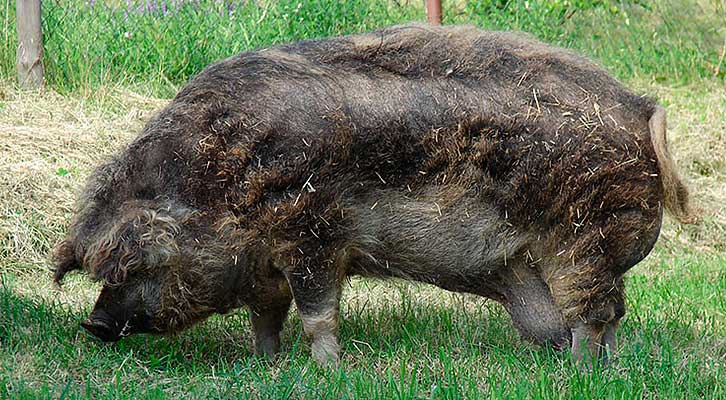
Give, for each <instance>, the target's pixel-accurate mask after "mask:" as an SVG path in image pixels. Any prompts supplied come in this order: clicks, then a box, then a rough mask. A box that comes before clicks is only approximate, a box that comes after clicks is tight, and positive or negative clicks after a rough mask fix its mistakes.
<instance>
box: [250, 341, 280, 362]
mask: <svg viewBox="0 0 726 400" xmlns="http://www.w3.org/2000/svg"><path fill="white" fill-rule="evenodd" d="M279 352H280V338H274V337H269V338H261V339H257V340H255V357H258V358H266V359H268V360H274V359H275V356H276V355H277V353H279Z"/></svg>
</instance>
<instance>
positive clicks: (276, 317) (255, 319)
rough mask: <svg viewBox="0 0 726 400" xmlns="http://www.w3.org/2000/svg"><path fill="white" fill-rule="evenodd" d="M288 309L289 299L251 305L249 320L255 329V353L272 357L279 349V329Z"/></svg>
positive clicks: (280, 329)
mask: <svg viewBox="0 0 726 400" xmlns="http://www.w3.org/2000/svg"><path fill="white" fill-rule="evenodd" d="M289 309H290V300H288V301H280V302H279V303H278V304H273V305H268V306H266V307H259V308H257V307H253V308H252V309H251V310H250V320H251V321H252V328H253V329H254V331H255V355H256V356H258V357H259V356H266V357H268V358H270V359H272V358H273V357H274V356H275V354H277V353H278V352H279V351H280V331H282V325H283V323H284V322H285V319H286V318H287V311H288V310H289Z"/></svg>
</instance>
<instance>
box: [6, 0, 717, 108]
mask: <svg viewBox="0 0 726 400" xmlns="http://www.w3.org/2000/svg"><path fill="white" fill-rule="evenodd" d="M4 2H5V4H4V5H0V12H3V13H4V15H3V16H2V18H0V23H3V24H4V27H5V34H4V35H3V36H2V37H0V79H9V78H12V77H14V74H15V72H14V60H15V49H16V42H15V36H14V34H13V32H14V30H15V26H14V18H15V17H14V8H13V4H12V3H14V2H12V1H9V0H5V1H4ZM85 3H87V2H86V1H81V0H49V1H44V2H43V29H44V45H45V66H46V69H47V80H48V83H49V84H50V86H52V87H53V88H54V89H56V90H57V91H60V92H63V93H68V92H74V91H78V90H85V91H89V90H93V88H95V87H97V86H99V85H107V84H108V83H109V82H115V83H119V84H121V85H126V86H133V87H135V88H136V89H137V90H141V91H144V92H145V93H147V94H154V95H161V96H167V97H168V96H172V95H173V94H174V93H176V91H177V89H178V87H179V85H181V84H183V83H184V82H186V81H187V79H188V78H189V77H190V76H193V75H194V74H196V73H198V72H199V71H200V70H201V69H203V68H204V67H205V66H207V65H209V64H210V63H212V62H214V61H216V60H219V59H222V58H226V57H228V56H230V55H233V54H236V53H239V52H241V51H244V50H248V49H253V48H259V47H263V46H268V45H271V44H275V43H283V42H290V41H294V40H300V39H306V38H316V37H323V36H331V35H339V34H345V33H352V32H360V31H366V30H370V29H374V28H378V27H382V26H387V25H392V24H397V23H403V22H408V21H412V20H419V21H422V20H425V14H424V11H423V8H422V2H421V1H410V2H409V1H402V0H399V1H392V0H349V1H332V0H309V1H297V0H295V1H291V0H279V1H272V0H261V1H256V2H255V1H247V2H242V3H244V5H243V6H240V7H238V8H236V9H235V10H234V13H233V14H230V13H229V12H228V10H229V8H228V5H229V4H231V3H235V4H236V3H240V1H232V0H226V1H222V2H219V1H213V0H203V1H201V2H200V3H201V5H196V4H193V3H191V4H186V5H185V6H183V7H181V8H180V9H178V10H176V11H174V12H172V13H170V14H168V15H163V14H162V13H161V12H156V13H145V14H140V13H138V12H130V13H128V18H127V17H126V16H125V14H124V13H125V9H126V7H125V5H124V4H125V2H124V1H105V2H104V1H98V2H97V4H96V5H95V6H94V7H89V6H86V5H84V4H85ZM133 3H135V4H139V3H143V1H138V0H137V1H134V2H133ZM152 3H153V2H152ZM169 3H170V2H169ZM724 15H726V6H724V3H723V2H720V1H718V0H684V1H655V0H573V1H565V0H545V1H534V0H533V1H523V0H484V1H473V0H472V1H462V0H458V1H455V0H452V1H447V2H445V7H444V22H445V23H470V24H475V25H477V26H480V27H482V28H486V29H504V30H521V31H526V32H529V33H531V34H533V35H535V36H537V37H539V38H541V39H543V40H545V41H548V42H551V43H554V44H558V45H562V46H565V47H570V48H573V49H575V50H579V51H581V52H583V53H584V54H586V55H589V56H591V57H593V58H595V59H597V60H599V61H600V62H601V63H602V64H603V65H605V66H606V67H607V68H609V69H610V70H612V72H613V73H615V74H616V75H617V76H618V77H620V78H624V79H633V78H637V79H640V80H653V81H664V82H669V83H672V84H687V83H692V82H697V81H699V80H702V79H708V78H712V77H714V76H715V77H717V78H718V79H723V77H724V72H723V70H724V69H726V66H724V65H723V53H724V50H726V49H725V48H724V46H725V45H726V42H725V35H726V29H724V28H723V24H722V23H721V21H722V19H723V16H724ZM719 16H720V17H719Z"/></svg>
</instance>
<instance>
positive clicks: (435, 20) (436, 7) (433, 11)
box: [426, 0, 441, 25]
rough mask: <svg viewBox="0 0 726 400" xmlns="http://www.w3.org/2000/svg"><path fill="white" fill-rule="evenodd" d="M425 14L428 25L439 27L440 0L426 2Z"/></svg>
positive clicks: (427, 0)
mask: <svg viewBox="0 0 726 400" xmlns="http://www.w3.org/2000/svg"><path fill="white" fill-rule="evenodd" d="M426 14H428V16H429V23H430V24H432V25H441V0H426Z"/></svg>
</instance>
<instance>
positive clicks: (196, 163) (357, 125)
mask: <svg viewBox="0 0 726 400" xmlns="http://www.w3.org/2000/svg"><path fill="white" fill-rule="evenodd" d="M652 108H653V103H652V102H650V101H649V100H647V99H643V98H640V97H638V96H635V95H633V94H632V93H630V92H629V91H627V90H626V89H625V88H623V87H622V85H620V84H619V83H618V82H617V81H615V80H614V79H612V78H611V77H609V76H608V74H607V73H606V72H604V71H603V70H602V69H601V68H599V67H597V66H596V65H594V64H592V63H591V62H589V61H587V60H585V59H583V58H581V57H578V56H576V55H573V54H571V53H569V52H567V51H564V50H561V49H557V48H554V47H551V46H548V45H545V44H542V43H539V42H536V41H533V40H532V39H529V38H527V37H523V36H521V35H517V34H509V33H500V32H484V31H480V30H477V29H475V28H472V27H449V28H434V27H428V26H421V25H409V26H402V27H393V28H389V29H384V30H381V31H377V32H373V33H369V34H363V35H357V36H350V37H342V38H332V39H322V40H316V41H305V42H300V43H296V44H291V45H285V46H279V47H273V48H269V49H265V50H260V51H256V52H249V53H243V54H241V55H239V56H235V57H232V58H230V59H227V60H224V61H222V62H220V63H218V64H215V65H213V66H211V67H209V68H208V69H207V70H205V71H204V72H202V73H201V74H200V75H199V76H197V77H196V78H194V79H193V80H192V81H191V82H190V83H189V84H188V85H187V86H186V87H185V88H184V89H183V90H182V91H181V92H180V93H179V95H178V96H177V97H176V99H175V100H174V102H173V103H172V104H171V105H170V107H169V108H168V109H167V110H166V111H165V112H162V114H161V115H160V116H159V117H158V118H157V122H158V121H179V120H183V121H185V122H184V123H176V124H173V125H174V126H173V127H172V128H170V129H169V130H167V131H166V133H164V128H163V124H157V125H156V126H157V127H159V128H160V129H158V130H157V132H154V130H153V129H147V131H148V132H150V133H151V134H152V135H159V136H163V135H164V134H166V135H167V136H173V137H174V139H173V140H174V141H175V142H176V143H177V147H178V153H179V154H183V155H184V156H185V158H186V159H187V160H189V161H188V162H187V165H188V169H187V171H186V173H183V174H181V179H186V180H187V183H186V184H184V185H181V186H180V187H182V190H184V191H185V193H184V196H185V197H187V199H188V200H189V201H190V202H191V203H192V204H193V205H195V206H197V207H199V208H213V209H221V210H224V211H227V210H232V211H233V212H234V213H235V214H238V215H247V214H250V213H251V214H255V213H259V212H260V210H263V209H275V210H278V211H276V213H279V210H288V211H289V212H290V213H293V214H294V213H303V212H304V211H303V210H305V209H315V208H322V209H325V210H328V209H329V207H328V205H329V204H331V202H335V201H337V200H336V199H340V198H341V197H345V196H359V195H362V194H364V193H367V192H369V191H371V190H374V189H380V188H390V187H401V188H406V189H407V190H412V191H413V192H416V191H417V190H423V188H424V187H426V186H430V185H447V184H455V185H457V186H459V187H463V188H464V189H465V190H470V191H474V192H477V193H478V194H480V195H483V196H487V197H491V198H497V199H498V200H497V202H496V203H497V204H498V205H499V206H500V208H501V209H502V210H503V212H504V210H508V211H506V212H508V213H509V214H513V215H515V216H519V217H520V218H521V219H522V220H523V221H527V220H531V219H533V218H534V219H542V218H544V219H549V220H553V219H557V218H559V217H560V216H561V215H562V213H563V212H565V211H566V210H565V208H566V207H567V204H573V201H574V202H577V201H576V200H578V199H580V198H583V196H584V197H587V200H586V201H584V203H583V206H585V205H587V206H591V205H593V204H594V203H596V202H598V203H599V202H604V201H606V200H608V199H606V198H605V196H606V194H605V193H604V192H603V193H601V192H598V194H596V195H591V193H590V192H591V191H588V190H586V188H589V187H591V186H593V185H598V184H604V185H606V186H611V185H617V184H619V183H621V182H622V181H624V180H628V179H630V178H631V177H638V176H639V177H638V179H639V180H647V179H646V177H647V176H648V175H649V174H650V175H652V174H655V173H657V169H656V166H655V163H651V162H648V160H650V159H653V158H654V157H653V154H651V153H652V146H650V142H649V139H648V128H647V120H648V117H649V115H650V113H651V112H652ZM160 125H161V126H160ZM631 159H637V160H638V163H636V164H635V165H633V163H631V165H629V169H627V170H626V169H624V168H620V167H618V165H621V164H623V163H625V162H627V161H628V160H631ZM613 173H615V175H613ZM613 176H615V177H616V178H617V179H612V178H613ZM650 183H651V182H650V181H648V182H647V184H650ZM564 184H569V185H570V186H571V187H572V188H573V190H572V191H563V190H562V187H563V185H564ZM578 187H579V188H582V190H577V189H578ZM580 192H587V193H584V194H583V193H580ZM641 197H643V196H641ZM651 197H652V196H651ZM220 199H224V201H221V200H220ZM522 199H528V202H529V203H528V204H529V207H526V208H525V207H522V203H523V202H522ZM640 200H642V198H641V199H640ZM646 200H647V201H651V200H653V199H652V198H648V199H646ZM635 201H636V200H633V203H634V202H635ZM283 203H284V204H287V203H290V204H287V206H286V207H282V206H281V205H282V204H283ZM553 204H554V205H555V207H554V209H556V210H557V211H556V213H554V214H552V215H551V216H550V217H549V218H547V216H545V215H534V216H533V215H532V213H531V211H532V210H533V209H534V210H536V209H537V208H538V207H539V208H542V209H544V208H547V207H550V208H551V206H552V205H553ZM601 208H602V207H601ZM326 212H328V211H326ZM520 214H521V215H520ZM255 215H258V216H259V214H255ZM251 218H253V219H254V218H255V217H251ZM271 218H272V217H271ZM281 218H282V217H281ZM273 219H274V220H275V221H277V219H275V218H273ZM289 219H290V218H288V219H286V220H289Z"/></svg>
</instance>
